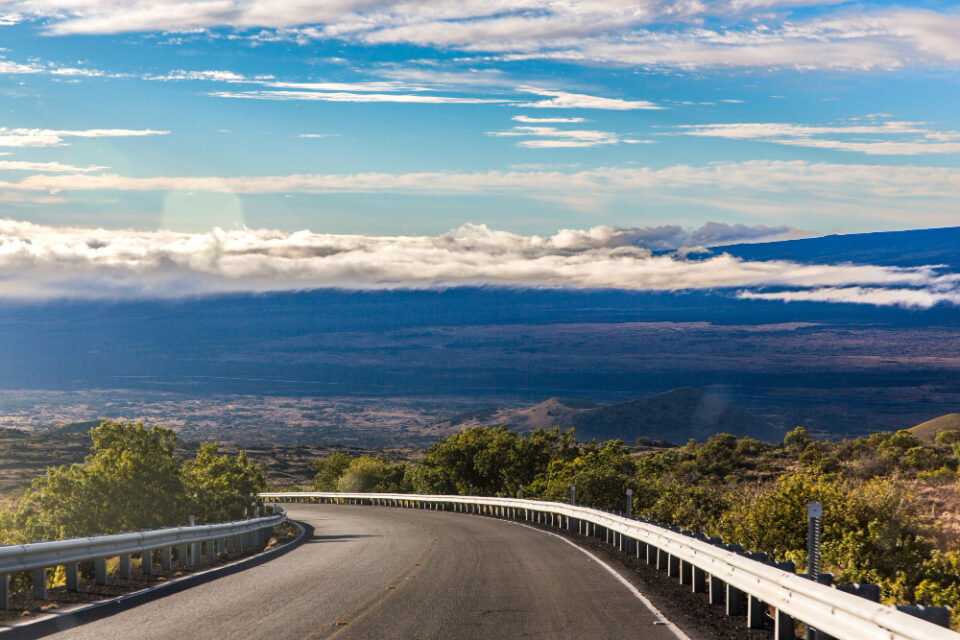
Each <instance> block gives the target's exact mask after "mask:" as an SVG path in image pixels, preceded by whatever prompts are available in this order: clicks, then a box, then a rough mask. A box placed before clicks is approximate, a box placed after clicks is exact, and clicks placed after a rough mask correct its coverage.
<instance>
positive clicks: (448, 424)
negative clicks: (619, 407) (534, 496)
mask: <svg viewBox="0 0 960 640" xmlns="http://www.w3.org/2000/svg"><path fill="white" fill-rule="evenodd" d="M601 407H602V405H599V404H596V403H593V402H588V401H586V400H576V399H570V398H549V399H548V400H544V401H543V402H541V403H539V404H535V405H533V406H532V407H520V408H516V407H509V408H493V409H481V410H480V411H471V412H469V413H462V414H460V415H458V416H454V417H453V418H450V419H449V420H444V421H443V422H438V423H436V424H434V425H432V426H431V428H430V429H429V431H430V432H432V433H437V434H442V433H450V432H452V431H458V430H460V429H466V428H469V427H486V426H489V425H500V424H505V425H508V426H509V427H510V428H511V429H513V430H515V431H519V432H520V433H529V432H531V431H533V430H534V429H538V428H541V427H543V428H550V427H555V426H557V425H559V426H562V427H569V426H574V425H576V424H579V422H580V420H581V418H582V416H583V415H585V414H588V413H590V412H593V411H595V410H597V409H599V408H601Z"/></svg>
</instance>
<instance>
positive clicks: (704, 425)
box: [430, 387, 781, 444]
mask: <svg viewBox="0 0 960 640" xmlns="http://www.w3.org/2000/svg"><path fill="white" fill-rule="evenodd" d="M500 424H504V425H507V426H508V427H510V428H511V429H514V430H516V431H519V432H521V433H529V432H530V431H533V430H534V429H537V428H540V427H542V428H550V427H554V426H560V427H564V428H569V427H573V428H575V429H576V433H577V439H578V440H590V439H593V438H596V439H597V440H608V439H611V438H619V439H621V440H623V441H624V442H626V443H628V444H632V443H633V442H636V440H637V438H639V437H641V436H646V437H648V438H650V439H653V440H665V441H667V442H673V443H676V444H683V443H685V442H686V441H687V440H689V439H690V438H697V439H698V440H706V439H707V438H709V437H710V436H712V435H713V434H715V433H720V432H726V433H732V434H734V435H737V436H753V437H756V438H760V439H765V440H779V439H780V437H781V434H780V433H779V432H776V433H775V432H773V430H771V429H770V427H768V426H767V425H766V424H765V422H764V421H763V420H762V419H761V418H759V417H758V416H755V415H754V414H752V413H750V412H748V411H746V410H745V409H743V408H741V407H738V406H735V405H731V404H730V403H728V402H727V401H726V400H724V399H722V398H720V397H719V396H716V395H713V394H710V393H707V392H705V391H701V390H700V389H693V388H691V387H681V388H679V389H673V390H671V391H667V392H666V393H661V394H657V395H654V396H651V397H649V398H641V399H638V400H631V401H629V402H622V403H618V404H612V405H598V404H594V403H592V402H585V401H582V400H570V399H562V398H550V399H549V400H546V401H544V402H541V403H540V404H537V405H534V406H532V407H521V408H493V409H485V410H482V411H475V412H471V413H466V414H461V415H459V416H456V417H454V418H451V419H450V420H446V421H444V422H440V423H437V424H435V425H433V426H432V428H431V429H430V431H431V432H433V433H437V434H443V433H450V432H452V431H456V430H459V429H463V428H467V427H475V426H488V425H500Z"/></svg>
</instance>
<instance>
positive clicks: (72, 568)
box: [63, 562, 80, 591]
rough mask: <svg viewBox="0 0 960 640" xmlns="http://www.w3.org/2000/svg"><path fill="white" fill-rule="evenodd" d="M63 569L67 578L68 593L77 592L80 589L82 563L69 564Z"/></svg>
mask: <svg viewBox="0 0 960 640" xmlns="http://www.w3.org/2000/svg"><path fill="white" fill-rule="evenodd" d="M63 569H64V573H65V574H66V578H67V584H66V586H67V591H77V590H78V589H79V588H80V563H79V562H67V563H66V564H64V565H63Z"/></svg>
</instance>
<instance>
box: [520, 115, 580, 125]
mask: <svg viewBox="0 0 960 640" xmlns="http://www.w3.org/2000/svg"><path fill="white" fill-rule="evenodd" d="M511 119H512V120H513V121H515V122H526V123H529V124H542V123H557V124H559V123H564V122H566V123H573V122H586V121H587V119H586V118H534V117H531V116H513V118H511Z"/></svg>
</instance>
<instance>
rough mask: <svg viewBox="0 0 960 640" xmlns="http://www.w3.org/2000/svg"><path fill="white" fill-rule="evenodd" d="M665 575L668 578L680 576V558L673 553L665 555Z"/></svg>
mask: <svg viewBox="0 0 960 640" xmlns="http://www.w3.org/2000/svg"><path fill="white" fill-rule="evenodd" d="M667 558H668V560H667V577H668V578H679V577H680V558H678V557H677V556H674V555H668V556H667Z"/></svg>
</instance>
